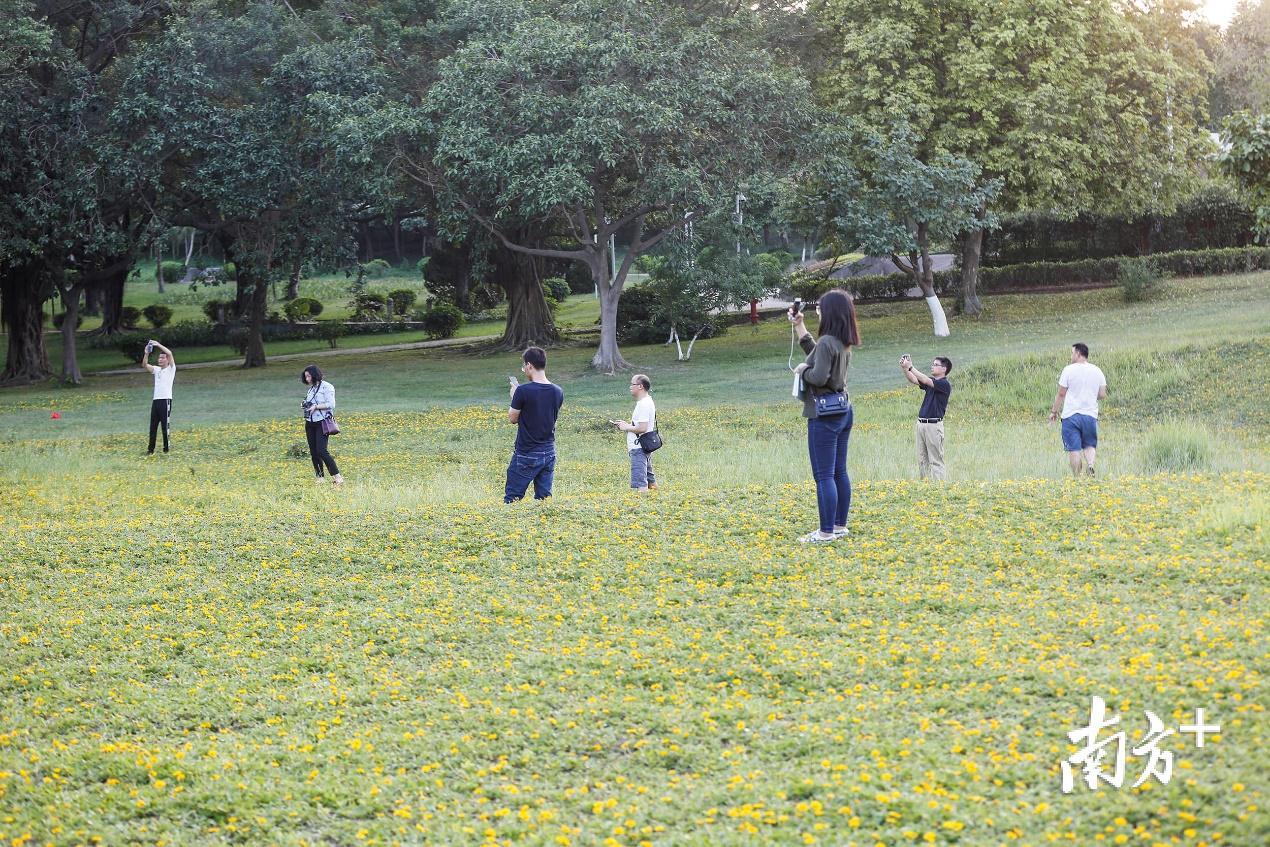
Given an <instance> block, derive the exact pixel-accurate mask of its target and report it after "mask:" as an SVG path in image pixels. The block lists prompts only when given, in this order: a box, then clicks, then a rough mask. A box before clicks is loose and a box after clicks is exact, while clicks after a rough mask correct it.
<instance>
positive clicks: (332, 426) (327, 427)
mask: <svg viewBox="0 0 1270 847" xmlns="http://www.w3.org/2000/svg"><path fill="white" fill-rule="evenodd" d="M322 431H323V432H325V433H326V434H327V435H339V434H340V425H339V424H337V423H336V422H335V415H327V416H326V417H324V418H322Z"/></svg>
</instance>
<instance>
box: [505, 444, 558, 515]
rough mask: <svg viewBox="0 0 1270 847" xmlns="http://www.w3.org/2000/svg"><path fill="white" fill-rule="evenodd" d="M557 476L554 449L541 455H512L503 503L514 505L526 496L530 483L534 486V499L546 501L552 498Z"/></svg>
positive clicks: (508, 466) (540, 453)
mask: <svg viewBox="0 0 1270 847" xmlns="http://www.w3.org/2000/svg"><path fill="white" fill-rule="evenodd" d="M555 476H556V450H555V448H554V447H552V448H550V449H548V450H544V451H542V452H539V453H512V460H511V462H509V463H508V465H507V485H506V487H505V488H504V489H503V502H504V503H513V502H515V501H517V500H519V499H520V498H522V497H524V496H525V490H526V489H527V488H529V483H531V482H532V483H533V484H534V499H535V500H546V499H547V498H548V497H550V496H551V483H552V481H553V480H554V479H555Z"/></svg>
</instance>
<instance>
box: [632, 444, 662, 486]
mask: <svg viewBox="0 0 1270 847" xmlns="http://www.w3.org/2000/svg"><path fill="white" fill-rule="evenodd" d="M626 452H627V453H629V454H630V456H631V488H637V489H638V488H648V487H649V486H651V485H656V484H657V476H656V475H655V474H654V473H653V454H652V453H645V452H644V451H643V450H641V449H639V448H638V447H636V448H635V449H634V450H627V451H626Z"/></svg>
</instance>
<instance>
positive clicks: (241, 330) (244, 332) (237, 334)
mask: <svg viewBox="0 0 1270 847" xmlns="http://www.w3.org/2000/svg"><path fill="white" fill-rule="evenodd" d="M250 337H251V330H249V329H247V327H245V326H236V327H234V328H233V329H231V330H230V331H229V334H228V335H227V336H225V343H226V344H228V345H229V346H230V347H232V348H233V349H234V352H236V353H237V354H238V355H239V356H246V355H247V343H248V340H249V339H250Z"/></svg>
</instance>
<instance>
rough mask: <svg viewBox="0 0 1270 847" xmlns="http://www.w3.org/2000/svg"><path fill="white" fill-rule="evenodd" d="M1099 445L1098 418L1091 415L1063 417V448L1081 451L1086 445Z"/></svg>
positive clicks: (1071, 451)
mask: <svg viewBox="0 0 1270 847" xmlns="http://www.w3.org/2000/svg"><path fill="white" fill-rule="evenodd" d="M1097 446H1098V419H1097V418H1095V417H1091V416H1089V415H1072V416H1071V417H1069V418H1063V449H1064V450H1066V451H1067V452H1068V453H1079V452H1080V451H1081V450H1083V449H1085V448H1086V447H1097Z"/></svg>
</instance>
